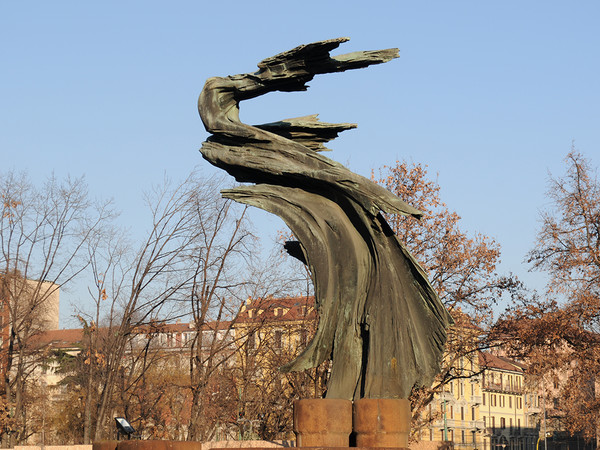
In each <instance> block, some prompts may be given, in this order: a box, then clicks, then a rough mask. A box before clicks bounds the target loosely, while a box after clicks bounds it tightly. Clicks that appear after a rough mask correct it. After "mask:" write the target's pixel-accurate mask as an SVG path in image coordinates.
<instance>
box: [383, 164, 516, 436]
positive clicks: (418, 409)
mask: <svg viewBox="0 0 600 450" xmlns="http://www.w3.org/2000/svg"><path fill="white" fill-rule="evenodd" d="M372 178H373V179H375V176H374V175H373V176H372ZM374 181H376V182H377V183H379V184H381V185H383V186H385V187H386V188H387V189H389V190H390V191H392V192H393V193H394V194H396V195H397V196H398V197H400V198H401V199H402V200H404V201H405V202H406V203H407V204H409V205H411V206H412V207H414V208H416V209H418V210H420V211H421V212H422V213H423V217H422V219H420V220H415V219H414V218H412V217H408V216H402V215H399V214H396V215H388V216H387V217H386V219H387V220H388V223H389V224H390V226H391V227H392V229H393V230H394V232H395V233H396V234H397V235H398V237H399V239H400V240H401V241H402V242H403V243H404V244H405V245H406V247H407V248H408V250H409V251H410V252H411V254H412V255H413V256H414V257H415V258H416V259H417V261H419V263H420V264H421V266H422V267H423V268H424V269H425V271H426V272H427V274H428V276H429V279H430V282H431V284H432V286H433V287H434V289H436V291H437V293H438V295H439V296H440V298H441V299H442V302H443V303H444V305H445V306H446V307H447V308H448V309H449V310H450V312H451V314H452V316H453V318H454V321H455V325H454V327H453V328H452V330H451V331H450V333H449V339H448V342H447V343H446V357H445V359H444V361H443V366H442V373H441V375H440V376H439V377H438V379H437V382H436V383H435V385H434V386H433V388H431V389H421V390H418V391H415V390H413V393H412V396H411V399H412V404H413V429H414V430H415V431H417V432H418V429H419V427H420V426H421V425H424V426H426V424H424V423H423V415H422V411H423V409H424V407H425V406H427V405H428V404H429V403H430V402H431V400H432V399H433V396H434V394H435V393H436V392H438V391H439V390H440V389H441V388H442V386H443V385H445V384H446V383H448V382H450V381H452V380H454V379H457V378H470V377H473V376H475V375H476V374H477V373H475V372H473V370H472V369H471V368H473V367H477V364H476V358H477V352H478V351H479V350H481V349H485V348H487V347H488V346H489V345H490V341H489V340H488V338H487V330H488V329H489V327H490V326H491V324H492V323H493V310H492V308H493V305H494V304H496V302H497V299H498V298H499V297H500V296H501V295H502V294H503V293H504V292H506V291H510V290H512V289H513V288H515V286H516V285H517V283H516V281H515V280H514V279H513V278H512V277H501V276H498V275H497V274H496V266H497V264H498V263H499V261H500V246H499V244H498V243H497V242H495V241H494V240H493V239H491V238H489V237H487V236H485V235H483V234H479V233H478V234H474V235H470V234H468V233H466V232H465V231H464V230H462V229H461V226H460V216H459V215H458V213H456V212H454V211H452V210H450V209H449V208H448V206H447V205H446V204H445V203H444V202H443V201H442V199H441V188H440V186H439V184H438V183H437V182H436V181H434V180H432V179H430V178H429V176H428V173H427V168H426V167H425V166H423V165H421V164H408V163H406V162H400V161H397V162H396V164H395V165H394V166H384V167H383V169H382V170H380V173H379V179H375V180H374ZM460 358H466V359H467V360H470V361H471V363H470V364H463V365H462V368H461V366H460V365H459V364H458V363H457V361H458V360H459V359H460Z"/></svg>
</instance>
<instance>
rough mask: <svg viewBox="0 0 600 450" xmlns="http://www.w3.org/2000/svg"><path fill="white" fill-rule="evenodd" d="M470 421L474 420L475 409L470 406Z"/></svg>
mask: <svg viewBox="0 0 600 450" xmlns="http://www.w3.org/2000/svg"><path fill="white" fill-rule="evenodd" d="M471 420H475V407H474V406H471Z"/></svg>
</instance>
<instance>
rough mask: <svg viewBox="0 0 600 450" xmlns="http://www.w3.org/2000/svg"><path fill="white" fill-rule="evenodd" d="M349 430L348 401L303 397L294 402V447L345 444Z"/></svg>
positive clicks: (349, 412) (348, 439)
mask: <svg viewBox="0 0 600 450" xmlns="http://www.w3.org/2000/svg"><path fill="white" fill-rule="evenodd" d="M351 432H352V402H351V401H350V400H342V399H329V398H307V399H302V400H296V401H295V402H294V433H296V447H348V446H349V442H350V433H351Z"/></svg>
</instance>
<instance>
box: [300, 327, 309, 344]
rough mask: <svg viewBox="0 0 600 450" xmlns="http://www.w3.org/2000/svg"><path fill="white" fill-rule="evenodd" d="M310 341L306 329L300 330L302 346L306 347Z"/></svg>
mask: <svg viewBox="0 0 600 450" xmlns="http://www.w3.org/2000/svg"><path fill="white" fill-rule="evenodd" d="M307 341H308V332H307V331H306V330H305V329H302V330H300V345H302V346H303V347H304V346H306V342H307Z"/></svg>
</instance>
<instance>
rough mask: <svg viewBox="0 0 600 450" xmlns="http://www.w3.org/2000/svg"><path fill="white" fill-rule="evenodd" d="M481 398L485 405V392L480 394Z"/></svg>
mask: <svg viewBox="0 0 600 450" xmlns="http://www.w3.org/2000/svg"><path fill="white" fill-rule="evenodd" d="M481 399H482V400H483V406H485V392H484V393H483V394H481Z"/></svg>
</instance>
